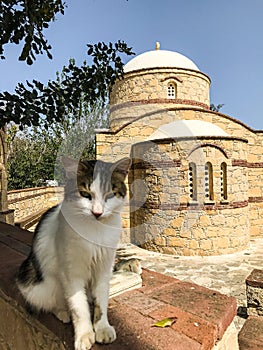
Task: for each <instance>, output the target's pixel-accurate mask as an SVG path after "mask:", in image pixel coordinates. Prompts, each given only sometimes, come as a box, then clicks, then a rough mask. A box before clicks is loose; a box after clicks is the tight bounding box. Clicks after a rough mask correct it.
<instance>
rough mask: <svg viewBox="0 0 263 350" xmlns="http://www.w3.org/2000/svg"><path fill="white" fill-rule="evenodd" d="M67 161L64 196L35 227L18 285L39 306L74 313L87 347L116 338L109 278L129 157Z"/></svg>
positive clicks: (78, 339) (80, 346)
mask: <svg viewBox="0 0 263 350" xmlns="http://www.w3.org/2000/svg"><path fill="white" fill-rule="evenodd" d="M62 161H63V164H64V167H65V171H66V177H67V182H66V186H65V197H64V200H63V202H62V203H61V204H59V205H57V206H55V207H53V208H51V209H50V210H48V211H47V212H46V213H45V214H44V216H43V217H42V218H41V220H40V222H39V224H38V226H37V227H36V230H35V235H34V238H33V243H32V249H31V252H30V254H29V256H28V258H27V259H26V260H25V261H24V262H23V263H22V265H21V266H20V269H19V272H18V275H17V285H18V287H19V290H20V292H21V293H22V295H23V296H24V298H25V299H26V301H27V302H28V303H29V305H30V306H32V307H33V308H35V309H36V310H43V311H50V312H53V313H54V314H55V315H56V316H57V318H59V319H60V320H61V321H63V322H69V321H70V318H72V321H73V326H74V332H75V350H87V349H90V348H91V347H92V345H93V344H94V343H95V341H96V342H98V343H111V342H113V341H114V340H115V339H116V333H115V330H114V328H113V327H112V326H111V325H110V324H109V322H108V318H107V307H108V297H109V281H110V278H111V274H112V268H113V263H114V259H115V253H116V248H117V244H118V240H119V236H120V232H121V209H122V207H123V204H124V201H125V196H126V186H125V183H124V180H125V177H126V175H127V173H128V170H129V166H130V159H129V158H124V159H122V160H119V161H117V162H115V163H107V162H103V161H100V160H98V161H80V162H79V163H78V162H76V161H74V160H72V159H70V158H66V157H64V158H63V159H62ZM90 305H92V307H90ZM91 309H93V315H92V312H91Z"/></svg>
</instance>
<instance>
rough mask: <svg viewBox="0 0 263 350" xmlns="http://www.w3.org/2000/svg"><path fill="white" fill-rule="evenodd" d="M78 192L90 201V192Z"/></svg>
mask: <svg viewBox="0 0 263 350" xmlns="http://www.w3.org/2000/svg"><path fill="white" fill-rule="evenodd" d="M79 193H80V195H81V197H84V198H87V199H89V200H90V201H91V200H92V196H91V194H90V193H89V192H86V191H80V192H79Z"/></svg>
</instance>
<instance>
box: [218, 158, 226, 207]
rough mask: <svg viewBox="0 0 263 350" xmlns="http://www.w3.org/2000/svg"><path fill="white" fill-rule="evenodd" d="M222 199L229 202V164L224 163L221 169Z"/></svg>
mask: <svg viewBox="0 0 263 350" xmlns="http://www.w3.org/2000/svg"><path fill="white" fill-rule="evenodd" d="M220 182H221V199H222V200H225V201H226V200H227V164H226V163H225V162H223V163H222V164H221V169H220Z"/></svg>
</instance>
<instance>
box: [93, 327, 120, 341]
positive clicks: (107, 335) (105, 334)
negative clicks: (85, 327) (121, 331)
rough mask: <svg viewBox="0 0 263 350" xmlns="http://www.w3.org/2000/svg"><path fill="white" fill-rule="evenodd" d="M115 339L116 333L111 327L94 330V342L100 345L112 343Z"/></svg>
mask: <svg viewBox="0 0 263 350" xmlns="http://www.w3.org/2000/svg"><path fill="white" fill-rule="evenodd" d="M115 339H116V332H115V329H114V328H113V327H112V326H107V327H103V328H99V329H97V330H96V342H98V343H102V344H108V343H112V342H113V341H114V340H115Z"/></svg>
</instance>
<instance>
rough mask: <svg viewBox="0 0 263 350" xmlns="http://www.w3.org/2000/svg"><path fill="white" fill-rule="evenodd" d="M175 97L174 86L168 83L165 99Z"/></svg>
mask: <svg viewBox="0 0 263 350" xmlns="http://www.w3.org/2000/svg"><path fill="white" fill-rule="evenodd" d="M175 97H176V85H175V84H174V83H172V82H170V83H168V86H167V98H175Z"/></svg>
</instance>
